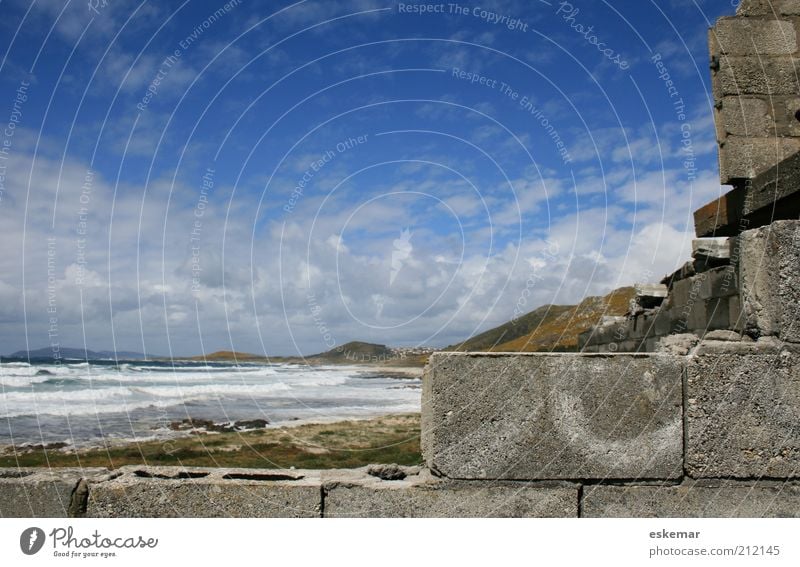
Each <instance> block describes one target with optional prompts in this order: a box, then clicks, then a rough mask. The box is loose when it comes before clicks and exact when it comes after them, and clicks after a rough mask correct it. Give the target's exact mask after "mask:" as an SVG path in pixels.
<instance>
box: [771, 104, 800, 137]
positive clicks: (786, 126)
mask: <svg viewBox="0 0 800 567" xmlns="http://www.w3.org/2000/svg"><path fill="white" fill-rule="evenodd" d="M775 113H776V114H777V116H776V118H775V123H776V128H777V129H778V130H777V132H778V134H779V135H784V136H800V119H799V118H798V113H800V98H798V97H787V98H785V99H783V100H782V101H780V102H777V101H776V109H775Z"/></svg>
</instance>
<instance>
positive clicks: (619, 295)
mask: <svg viewBox="0 0 800 567" xmlns="http://www.w3.org/2000/svg"><path fill="white" fill-rule="evenodd" d="M634 296H635V292H634V288H632V287H622V288H619V289H615V290H614V291H612V292H611V293H609V294H608V295H605V296H602V297H587V298H586V299H584V300H583V301H581V302H580V303H579V304H578V305H545V306H542V307H539V308H538V309H535V310H534V311H531V312H530V313H528V314H527V315H523V316H522V317H520V318H519V319H517V320H516V321H510V322H508V323H504V324H503V325H500V326H499V327H495V328H494V329H490V330H488V331H486V332H484V333H481V334H480V335H478V336H476V337H473V338H471V339H469V340H467V341H464V342H462V343H459V344H457V345H453V346H451V347H448V348H446V349H444V350H455V351H473V352H474V351H484V352H547V351H555V352H565V351H566V352H569V351H575V350H577V348H578V335H579V334H581V333H582V332H584V331H586V330H588V329H589V328H590V327H592V326H593V325H595V324H596V323H597V322H598V321H599V320H600V319H601V318H602V317H603V316H621V315H624V314H625V313H626V312H627V311H628V307H629V303H630V300H631V299H633V297H634Z"/></svg>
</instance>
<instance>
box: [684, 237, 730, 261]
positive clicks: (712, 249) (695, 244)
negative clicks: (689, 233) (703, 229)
mask: <svg viewBox="0 0 800 567" xmlns="http://www.w3.org/2000/svg"><path fill="white" fill-rule="evenodd" d="M692 257H693V258H701V259H707V258H710V259H714V260H730V258H731V239H730V238H727V237H725V236H720V237H717V238H695V239H694V240H692Z"/></svg>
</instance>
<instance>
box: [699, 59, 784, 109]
mask: <svg viewBox="0 0 800 567" xmlns="http://www.w3.org/2000/svg"><path fill="white" fill-rule="evenodd" d="M798 66H799V65H798V60H797V59H795V58H793V57H790V56H778V57H769V58H759V57H758V56H743V57H741V56H722V57H721V59H720V68H719V71H718V72H716V73H715V74H714V76H713V87H714V98H715V99H717V100H719V99H720V98H722V97H724V96H729V95H730V96H741V95H754V94H755V95H797V92H798V90H800V89H799V88H798V86H800V85H799V84H798V79H797V77H798V75H796V73H797V72H798Z"/></svg>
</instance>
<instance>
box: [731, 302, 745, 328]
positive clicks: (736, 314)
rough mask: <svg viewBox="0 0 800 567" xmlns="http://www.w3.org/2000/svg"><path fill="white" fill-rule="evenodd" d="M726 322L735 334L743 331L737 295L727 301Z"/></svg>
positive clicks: (740, 308) (740, 307) (740, 306)
mask: <svg viewBox="0 0 800 567" xmlns="http://www.w3.org/2000/svg"><path fill="white" fill-rule="evenodd" d="M728 320H729V321H730V326H731V329H732V330H734V331H736V332H737V333H741V332H743V331H744V317H743V316H742V300H741V298H740V297H739V296H738V295H734V296H733V297H730V298H729V299H728Z"/></svg>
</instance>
